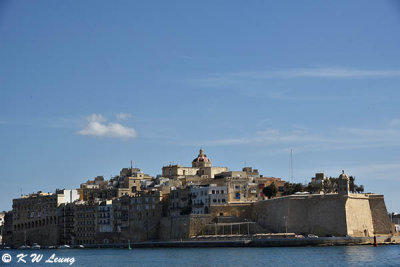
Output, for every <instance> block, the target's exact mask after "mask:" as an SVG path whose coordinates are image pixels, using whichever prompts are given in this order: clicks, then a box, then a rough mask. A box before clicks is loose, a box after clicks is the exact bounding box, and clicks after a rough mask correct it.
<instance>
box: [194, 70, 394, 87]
mask: <svg viewBox="0 0 400 267" xmlns="http://www.w3.org/2000/svg"><path fill="white" fill-rule="evenodd" d="M383 77H400V70H365V69H353V68H295V69H284V70H265V71H238V72H228V73H216V74H211V75H209V76H208V77H204V78H200V79H195V80H194V82H196V84H200V85H203V86H224V85H234V84H237V83H240V82H243V81H250V80H252V81H257V80H266V79H291V78H327V79H344V78H383Z"/></svg>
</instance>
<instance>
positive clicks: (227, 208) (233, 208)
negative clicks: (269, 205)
mask: <svg viewBox="0 0 400 267" xmlns="http://www.w3.org/2000/svg"><path fill="white" fill-rule="evenodd" d="M252 213H253V203H243V204H242V203H240V204H228V205H211V209H210V214H211V216H212V217H218V216H235V217H238V218H245V219H248V218H251V217H252Z"/></svg>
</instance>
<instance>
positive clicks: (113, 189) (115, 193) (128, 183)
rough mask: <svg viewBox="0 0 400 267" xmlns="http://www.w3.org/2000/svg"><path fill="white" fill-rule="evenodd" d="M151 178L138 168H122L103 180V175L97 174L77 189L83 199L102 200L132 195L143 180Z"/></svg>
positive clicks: (138, 189)
mask: <svg viewBox="0 0 400 267" xmlns="http://www.w3.org/2000/svg"><path fill="white" fill-rule="evenodd" d="M150 180H153V177H152V176H149V175H148V174H145V173H143V172H142V171H141V170H140V169H139V168H133V167H131V168H123V169H122V170H121V171H120V175H119V176H115V177H113V178H111V179H110V180H109V181H107V180H104V177H103V176H97V177H96V178H94V180H92V181H91V180H89V181H87V182H86V183H83V184H81V186H80V188H79V189H78V191H79V194H80V199H81V200H84V201H94V202H98V201H102V200H111V199H115V198H120V197H122V196H126V195H127V196H133V195H134V194H135V192H137V191H140V190H141V189H142V188H141V185H142V182H143V181H150Z"/></svg>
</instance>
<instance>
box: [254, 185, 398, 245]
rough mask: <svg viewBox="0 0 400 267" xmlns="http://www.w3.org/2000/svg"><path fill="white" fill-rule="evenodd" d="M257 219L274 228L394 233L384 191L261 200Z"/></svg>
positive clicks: (320, 232)
mask: <svg viewBox="0 0 400 267" xmlns="http://www.w3.org/2000/svg"><path fill="white" fill-rule="evenodd" d="M252 216H253V219H254V221H256V222H257V223H259V224H260V225H261V226H263V227H264V228H266V229H268V230H269V231H271V232H281V233H282V232H292V233H293V232H294V233H301V234H316V235H318V236H352V237H363V236H365V237H367V236H374V235H388V234H390V227H391V224H390V219H389V216H388V215H387V210H386V206H385V202H384V197H383V195H376V194H349V193H347V194H337V193H332V194H301V195H291V196H286V197H280V198H274V199H269V200H263V201H258V202H256V203H254V206H253V215H252Z"/></svg>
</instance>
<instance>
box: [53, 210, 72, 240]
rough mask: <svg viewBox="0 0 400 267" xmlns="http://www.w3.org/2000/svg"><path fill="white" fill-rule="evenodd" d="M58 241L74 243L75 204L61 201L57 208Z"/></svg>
mask: <svg viewBox="0 0 400 267" xmlns="http://www.w3.org/2000/svg"><path fill="white" fill-rule="evenodd" d="M57 218H58V225H59V235H60V238H59V243H60V244H62V245H75V204H74V203H63V204H61V205H60V206H59V207H58V209H57Z"/></svg>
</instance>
